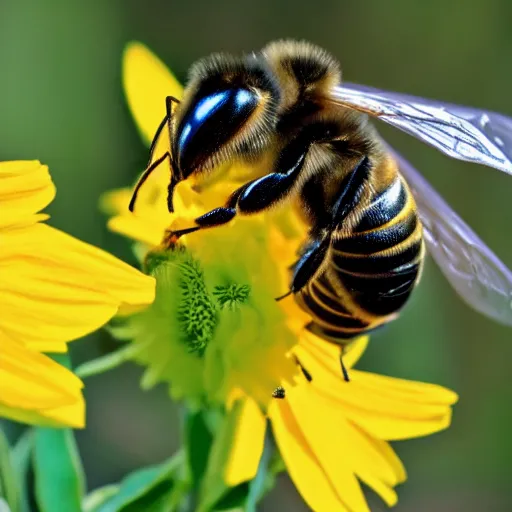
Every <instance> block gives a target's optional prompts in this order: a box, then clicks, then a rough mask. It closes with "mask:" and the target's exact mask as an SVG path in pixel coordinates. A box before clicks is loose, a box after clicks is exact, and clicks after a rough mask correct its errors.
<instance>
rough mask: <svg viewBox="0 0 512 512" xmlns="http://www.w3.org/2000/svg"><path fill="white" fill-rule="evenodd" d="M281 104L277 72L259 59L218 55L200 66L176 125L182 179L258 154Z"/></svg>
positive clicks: (174, 146) (177, 165)
mask: <svg viewBox="0 0 512 512" xmlns="http://www.w3.org/2000/svg"><path fill="white" fill-rule="evenodd" d="M278 101H279V90H278V88H277V86H276V83H275V79H274V78H273V75H272V73H271V72H270V71H269V69H268V68H267V67H266V64H265V63H264V62H263V61H261V59H258V58H257V57H255V56H247V57H242V58H235V57H231V56H228V55H222V54H216V55H212V56H210V57H207V58H206V59H203V60H201V61H199V62H198V63H196V64H195V65H194V66H193V67H192V68H191V72H190V79H189V82H188V85H187V87H186V89H185V94H184V99H183V101H182V103H181V104H180V106H179V108H178V109H177V111H176V118H175V120H174V121H173V126H174V134H173V141H172V150H173V151H172V153H173V155H174V157H173V158H174V161H175V168H176V169H177V170H178V171H179V177H180V179H186V178H188V177H189V176H191V175H193V174H196V173H200V172H205V171H209V170H211V169H212V168H214V167H216V166H217V165H219V164H220V163H223V162H226V161H229V160H233V159H236V158H242V159H250V158H251V157H253V156H255V155H257V154H258V152H260V151H261V150H262V149H263V148H264V147H265V145H266V144H268V142H269V140H270V137H271V134H272V131H273V129H274V128H275V125H276V122H277V117H276V110H277V108H276V106H277V103H278Z"/></svg>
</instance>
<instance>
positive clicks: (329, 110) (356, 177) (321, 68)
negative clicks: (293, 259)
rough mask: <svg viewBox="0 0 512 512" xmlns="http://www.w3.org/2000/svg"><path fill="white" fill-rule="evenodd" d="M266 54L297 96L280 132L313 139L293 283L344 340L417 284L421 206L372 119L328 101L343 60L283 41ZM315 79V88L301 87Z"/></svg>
mask: <svg viewBox="0 0 512 512" xmlns="http://www.w3.org/2000/svg"><path fill="white" fill-rule="evenodd" d="M264 54H266V55H267V58H268V59H269V61H270V63H271V65H272V67H273V69H274V70H275V72H276V75H277V76H278V77H279V78H280V82H281V86H282V87H283V89H284V90H286V91H287V92H288V94H289V95H291V96H292V97H295V102H292V101H289V100H288V101H286V102H285V106H284V107H281V112H280V117H279V121H278V123H277V127H276V128H277V129H276V139H277V140H278V141H280V143H281V144H284V146H285V147H289V145H290V144H293V143H289V142H288V141H289V140H292V141H305V142H302V144H306V145H308V144H309V145H310V149H309V151H308V155H307V157H306V160H305V162H304V166H303V167H302V170H301V173H302V179H301V180H300V181H299V184H298V185H297V189H296V192H297V195H296V198H297V199H296V200H297V203H298V206H299V211H300V213H302V215H303V217H304V218H305V220H306V222H307V224H308V225H309V227H310V233H309V241H307V242H306V243H305V245H304V248H303V251H302V254H303V255H302V257H301V258H300V259H299V260H298V262H297V264H296V265H295V266H294V275H293V278H292V291H293V292H294V295H295V299H296V301H297V303H298V304H299V305H300V307H301V308H302V309H304V310H305V311H306V312H308V313H309V314H310V315H311V317H312V323H311V324H310V325H309V329H310V330H312V331H313V332H315V333H316V334H318V335H320V336H321V337H323V338H324V339H326V340H328V341H331V342H334V343H337V344H340V345H345V344H348V343H350V341H351V340H352V339H353V338H355V337H357V336H359V335H361V334H364V333H366V332H368V331H371V330H373V329H375V328H376V327H378V326H380V325H382V324H385V323H387V322H389V321H391V320H392V319H394V318H396V316H397V314H398V311H399V310H400V309H401V308H402V306H403V305H404V304H405V303H406V301H407V299H408V298H409V295H410V294H411V292H412V290H413V289H414V287H415V286H416V284H417V282H418V280H419V278H420V275H421V269H422V265H423V259H424V253H425V250H424V244H423V234H422V227H421V222H420V220H419V216H418V211H417V208H416V204H415V201H414V198H413V196H412V194H411V192H410V190H409V188H408V186H407V184H406V182H405V180H404V179H403V177H402V176H401V175H400V173H399V172H398V169H397V165H396V162H395V161H394V160H393V159H392V158H391V156H390V155H389V154H388V153H387V152H386V151H385V149H384V146H383V144H382V142H381V140H380V138H379V136H378V134H377V133H376V131H375V129H374V128H373V126H372V125H370V124H369V123H368V120H367V117H366V116H365V115H364V114H361V113H358V112H355V111H353V110H349V109H345V108H342V107H337V106H334V107H333V105H332V103H330V102H329V101H325V97H326V94H324V92H325V91H324V87H328V86H329V84H330V83H331V82H335V81H336V80H339V77H338V68H337V65H336V64H335V63H334V62H332V61H330V60H329V59H328V58H327V57H326V56H325V55H322V54H319V53H316V52H314V51H312V50H311V49H309V48H299V47H297V45H295V46H293V45H292V46H290V45H289V44H287V43H274V44H273V45H271V46H270V48H269V49H268V50H267V51H266V52H265V50H264ZM290 75H293V77H292V78H290ZM311 81H314V82H316V88H317V90H316V93H315V92H314V87H311V86H309V88H310V91H311V92H310V93H309V94H305V93H304V91H306V90H307V88H308V84H309V83H310V82H311ZM301 82H302V84H301ZM283 141H285V142H284V143H283ZM281 151H282V150H281ZM281 154H282V153H281ZM281 160H282V157H281Z"/></svg>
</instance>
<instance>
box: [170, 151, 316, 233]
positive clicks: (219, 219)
mask: <svg viewBox="0 0 512 512" xmlns="http://www.w3.org/2000/svg"><path fill="white" fill-rule="evenodd" d="M308 151H309V144H307V145H304V144H302V145H299V144H297V143H293V144H290V146H289V147H288V148H286V149H285V150H284V151H283V152H282V154H281V156H280V158H279V159H278V162H277V164H276V167H277V168H278V169H286V171H284V172H273V173H270V174H267V175H266V176H263V177H261V178H257V179H255V180H253V181H251V182H249V183H246V184H245V185H243V186H242V187H240V188H238V189H237V190H235V192H234V193H233V194H232V195H231V197H230V198H229V200H228V202H227V203H226V206H224V207H220V208H215V209H213V210H211V211H209V212H207V213H205V214H204V215H201V216H200V217H197V218H196V219H194V222H195V224H196V225H195V226H193V227H190V228H186V229H181V230H178V231H172V232H170V236H172V237H175V238H179V237H180V236H182V235H186V234H189V233H193V232H194V231H198V230H200V229H203V228H211V227H217V226H222V225H223V224H227V223H228V222H230V221H231V220H232V219H233V218H234V217H235V215H236V214H237V213H241V214H244V215H249V214H252V213H258V212H261V211H263V210H266V209H267V208H269V207H271V206H273V205H274V204H276V203H278V202H279V201H281V200H282V199H284V198H285V197H286V196H287V195H288V194H289V193H290V192H291V190H292V189H293V187H294V185H295V184H296V182H297V178H298V177H299V176H300V173H301V171H302V167H303V166H304V161H305V159H306V155H307V153H308Z"/></svg>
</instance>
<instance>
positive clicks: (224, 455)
mask: <svg viewBox="0 0 512 512" xmlns="http://www.w3.org/2000/svg"><path fill="white" fill-rule="evenodd" d="M242 410H243V402H242V401H238V402H236V403H235V404H234V405H233V407H232V408H231V410H230V411H229V412H227V413H226V415H225V416H224V419H223V422H222V423H221V424H220V426H219V428H218V430H217V432H216V435H215V438H214V441H213V445H212V447H211V450H210V454H209V457H208V465H207V468H206V473H205V475H204V479H203V482H202V485H201V488H200V496H199V506H198V509H197V510H198V511H201V512H206V511H210V510H213V509H214V508H215V510H217V504H218V503H219V502H221V503H222V500H223V499H226V500H227V502H226V503H225V504H223V505H222V506H223V507H225V508H234V507H238V506H240V505H243V503H244V502H245V500H246V498H247V493H248V487H247V486H246V484H241V485H239V486H236V487H235V488H231V487H229V486H227V485H226V483H225V481H224V478H223V475H224V468H225V467H226V464H227V462H228V460H229V455H230V453H231V447H232V444H233V437H234V433H235V430H236V428H237V424H238V421H239V416H240V414H241V413H242ZM244 488H245V490H244Z"/></svg>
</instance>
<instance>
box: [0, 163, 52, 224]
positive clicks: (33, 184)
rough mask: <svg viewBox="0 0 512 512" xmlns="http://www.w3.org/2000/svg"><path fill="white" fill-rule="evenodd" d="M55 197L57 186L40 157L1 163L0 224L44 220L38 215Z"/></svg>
mask: <svg viewBox="0 0 512 512" xmlns="http://www.w3.org/2000/svg"><path fill="white" fill-rule="evenodd" d="M54 197H55V186H54V184H53V182H52V179H51V177H50V173H49V172H48V167H47V166H46V165H42V164H41V163H40V162H38V161H37V160H26V161H25V160H20V161H13V162H0V227H6V226H12V225H19V224H26V223H33V222H36V221H38V220H41V216H38V215H35V214H36V213H37V212H39V211H41V210H42V209H43V208H45V207H46V206H48V204H50V203H51V201H52V200H53V198H54ZM44 217H46V216H43V218H44Z"/></svg>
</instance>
